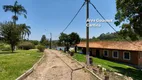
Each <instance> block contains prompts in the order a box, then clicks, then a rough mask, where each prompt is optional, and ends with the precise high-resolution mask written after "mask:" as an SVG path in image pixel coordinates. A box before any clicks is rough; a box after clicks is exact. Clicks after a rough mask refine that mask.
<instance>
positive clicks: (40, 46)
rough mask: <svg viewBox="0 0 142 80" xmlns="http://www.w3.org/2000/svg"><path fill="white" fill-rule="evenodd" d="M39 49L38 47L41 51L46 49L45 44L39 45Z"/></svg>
mask: <svg viewBox="0 0 142 80" xmlns="http://www.w3.org/2000/svg"><path fill="white" fill-rule="evenodd" d="M37 49H38V50H39V51H40V52H43V51H44V49H45V46H43V45H38V46H37Z"/></svg>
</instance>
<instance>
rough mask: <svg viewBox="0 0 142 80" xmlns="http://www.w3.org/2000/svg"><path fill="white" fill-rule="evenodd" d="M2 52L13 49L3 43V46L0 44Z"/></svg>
mask: <svg viewBox="0 0 142 80" xmlns="http://www.w3.org/2000/svg"><path fill="white" fill-rule="evenodd" d="M0 50H2V51H10V50H11V47H10V45H8V44H4V43H2V44H0Z"/></svg>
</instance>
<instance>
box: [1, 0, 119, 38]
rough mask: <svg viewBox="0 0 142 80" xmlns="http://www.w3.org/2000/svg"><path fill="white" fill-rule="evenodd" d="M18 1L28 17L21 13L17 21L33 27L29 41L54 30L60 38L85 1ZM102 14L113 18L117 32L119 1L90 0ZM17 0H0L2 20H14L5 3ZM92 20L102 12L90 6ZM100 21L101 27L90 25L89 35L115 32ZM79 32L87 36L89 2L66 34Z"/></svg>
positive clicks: (54, 36) (56, 36)
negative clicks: (6, 9) (87, 6)
mask: <svg viewBox="0 0 142 80" xmlns="http://www.w3.org/2000/svg"><path fill="white" fill-rule="evenodd" d="M17 1H18V3H19V4H21V5H22V6H24V7H25V9H26V10H27V12H28V14H27V19H25V18H24V17H23V16H22V15H21V16H19V20H18V21H17V23H19V24H21V23H26V24H27V25H28V26H30V27H31V35H30V37H29V39H30V40H40V39H41V36H42V35H46V37H47V38H50V33H52V38H53V40H57V39H58V37H59V35H60V33H61V32H62V31H63V29H64V28H65V27H66V26H67V25H68V23H69V22H70V21H71V19H72V18H73V17H74V15H75V14H76V13H77V11H78V10H79V8H80V7H81V5H82V4H83V2H84V1H85V0H17ZM90 1H91V2H92V3H93V4H94V5H95V6H96V8H97V9H98V10H99V11H100V13H101V14H102V15H103V16H104V17H105V18H106V19H113V22H111V23H110V24H111V25H112V26H113V27H114V28H115V29H116V30H117V31H118V30H120V27H116V26H115V25H114V21H115V19H114V18H115V14H116V3H115V1H116V0H90ZM14 2H15V0H1V1H0V22H4V21H12V18H11V17H12V15H13V13H11V12H4V10H3V8H2V6H3V5H13V4H14ZM89 14H90V17H89V18H90V19H101V20H102V18H101V17H100V16H99V14H98V13H97V12H96V11H95V9H94V8H93V7H92V6H91V5H90V6H89ZM94 24H100V25H101V26H100V27H90V28H89V32H90V34H89V37H90V38H92V37H93V36H95V37H98V36H99V35H100V34H102V33H107V32H115V31H114V30H113V29H112V28H110V27H109V26H108V24H106V23H94ZM71 32H76V33H78V34H79V35H80V37H81V38H86V5H85V6H84V7H83V8H82V10H81V11H80V13H79V14H78V16H77V17H76V18H75V20H74V21H73V22H72V24H71V25H70V26H69V27H68V28H67V30H66V31H65V32H64V33H67V34H70V33H71Z"/></svg>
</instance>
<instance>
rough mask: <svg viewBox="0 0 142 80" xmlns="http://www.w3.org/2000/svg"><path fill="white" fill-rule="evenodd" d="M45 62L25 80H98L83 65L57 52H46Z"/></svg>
mask: <svg viewBox="0 0 142 80" xmlns="http://www.w3.org/2000/svg"><path fill="white" fill-rule="evenodd" d="M45 53H46V56H45V58H44V60H43V62H42V63H41V64H40V65H39V66H38V67H37V68H36V69H35V70H34V71H33V73H31V74H30V75H29V76H28V77H27V78H26V79H25V80H97V79H95V78H94V77H93V76H92V74H90V73H89V72H87V71H85V70H84V68H82V66H81V65H79V64H78V63H76V62H75V61H73V60H72V59H70V58H68V57H67V56H66V55H64V54H62V53H61V52H59V51H55V50H45Z"/></svg>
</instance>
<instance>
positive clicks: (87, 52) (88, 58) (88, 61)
mask: <svg viewBox="0 0 142 80" xmlns="http://www.w3.org/2000/svg"><path fill="white" fill-rule="evenodd" d="M85 2H86V39H87V41H86V60H87V65H88V66H90V53H89V21H87V20H88V19H89V2H90V0H85Z"/></svg>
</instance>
